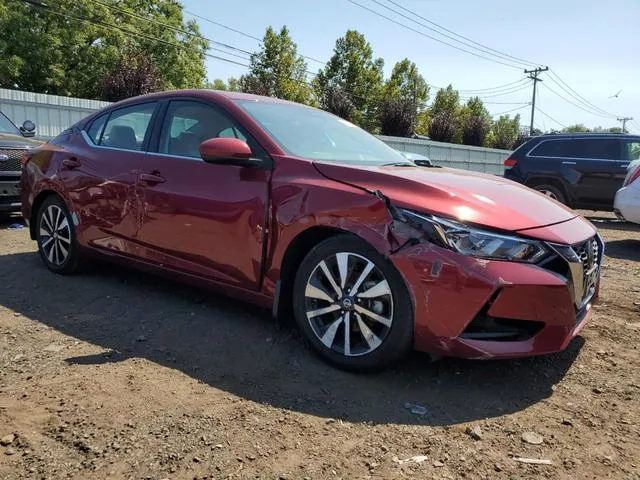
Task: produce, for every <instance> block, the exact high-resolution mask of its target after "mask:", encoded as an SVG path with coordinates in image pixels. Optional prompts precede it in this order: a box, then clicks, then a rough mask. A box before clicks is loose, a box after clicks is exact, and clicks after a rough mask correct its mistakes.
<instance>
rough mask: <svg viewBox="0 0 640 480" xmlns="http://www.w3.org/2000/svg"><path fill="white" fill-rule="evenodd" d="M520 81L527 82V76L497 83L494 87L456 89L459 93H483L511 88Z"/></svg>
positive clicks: (519, 83)
mask: <svg viewBox="0 0 640 480" xmlns="http://www.w3.org/2000/svg"><path fill="white" fill-rule="evenodd" d="M522 83H527V77H523V78H521V79H520V80H516V81H515V82H510V83H505V84H504V85H498V86H495V87H488V88H476V89H471V90H458V92H460V93H484V92H491V91H494V90H495V91H498V90H503V89H509V88H512V87H514V86H516V85H521V84H522Z"/></svg>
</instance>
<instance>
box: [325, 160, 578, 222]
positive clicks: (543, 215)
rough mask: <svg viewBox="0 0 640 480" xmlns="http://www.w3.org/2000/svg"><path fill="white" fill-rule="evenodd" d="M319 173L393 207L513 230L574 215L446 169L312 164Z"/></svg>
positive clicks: (508, 186) (517, 190) (534, 195)
mask: <svg viewBox="0 0 640 480" xmlns="http://www.w3.org/2000/svg"><path fill="white" fill-rule="evenodd" d="M315 166H316V168H317V169H318V170H319V171H320V173H322V174H323V175H324V176H326V177H328V178H331V179H333V180H336V181H338V182H342V183H348V184H351V185H355V186H358V187H361V188H366V189H369V190H379V191H380V192H382V193H383V194H384V195H385V196H386V197H388V198H389V199H390V200H391V202H392V203H393V204H394V205H396V206H399V207H405V208H409V209H412V210H415V211H418V212H425V213H433V214H438V215H443V216H446V217H449V218H455V219H458V220H460V221H463V222H469V223H474V224H478V225H485V226H488V227H491V228H495V229H500V230H508V231H518V230H526V229H532V228H536V227H542V226H546V225H553V224H556V223H561V222H566V221H568V220H571V219H572V218H575V217H576V216H577V214H576V213H575V212H574V211H572V210H570V209H569V208H567V207H565V206H564V205H562V204H560V203H558V202H556V201H554V200H551V199H549V198H547V197H545V196H544V195H542V194H540V193H538V192H536V191H534V190H532V189H530V188H527V187H525V186H523V185H520V184H518V183H516V182H512V181H511V180H507V179H504V178H502V177H498V176H494V175H486V174H481V173H476V172H470V171H466V170H457V169H452V168H423V167H412V166H408V167H392V166H385V167H369V166H346V165H337V164H330V163H319V162H316V163H315Z"/></svg>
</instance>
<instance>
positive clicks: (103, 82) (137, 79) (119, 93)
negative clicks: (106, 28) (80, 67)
mask: <svg viewBox="0 0 640 480" xmlns="http://www.w3.org/2000/svg"><path fill="white" fill-rule="evenodd" d="M98 88H99V90H98V92H99V96H100V98H102V99H103V100H106V101H108V102H117V101H119V100H124V99H125V98H130V97H135V96H136V95H143V94H145V93H152V92H157V91H160V90H162V88H163V84H162V80H161V79H160V77H159V75H158V71H157V69H156V66H155V64H154V63H153V60H152V59H151V58H150V57H148V56H146V55H144V54H142V53H141V52H136V51H133V50H129V49H127V50H125V51H124V52H123V54H122V56H121V57H120V59H118V61H116V63H115V65H114V66H113V67H112V68H111V70H110V71H109V72H107V74H106V75H105V76H104V77H102V78H101V79H100V81H99V84H98Z"/></svg>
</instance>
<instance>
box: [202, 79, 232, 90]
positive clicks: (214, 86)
mask: <svg viewBox="0 0 640 480" xmlns="http://www.w3.org/2000/svg"><path fill="white" fill-rule="evenodd" d="M205 88H208V89H209V90H222V91H225V90H227V89H228V88H229V87H228V86H227V84H226V83H225V81H224V80H221V79H220V78H216V79H214V80H213V82H208V83H207V86H206V87H205Z"/></svg>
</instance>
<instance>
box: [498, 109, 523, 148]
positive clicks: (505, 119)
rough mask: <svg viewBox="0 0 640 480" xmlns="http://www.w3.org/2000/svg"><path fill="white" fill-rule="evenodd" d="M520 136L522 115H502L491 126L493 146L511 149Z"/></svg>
mask: <svg viewBox="0 0 640 480" xmlns="http://www.w3.org/2000/svg"><path fill="white" fill-rule="evenodd" d="M519 136H520V115H516V116H515V117H514V118H511V117H510V116H509V115H501V116H500V118H499V119H498V120H497V121H496V122H494V124H493V127H492V128H491V138H492V141H491V146H492V147H493V148H500V149H503V150H511V149H513V148H514V146H515V145H516V143H517V142H518V137H519Z"/></svg>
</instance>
